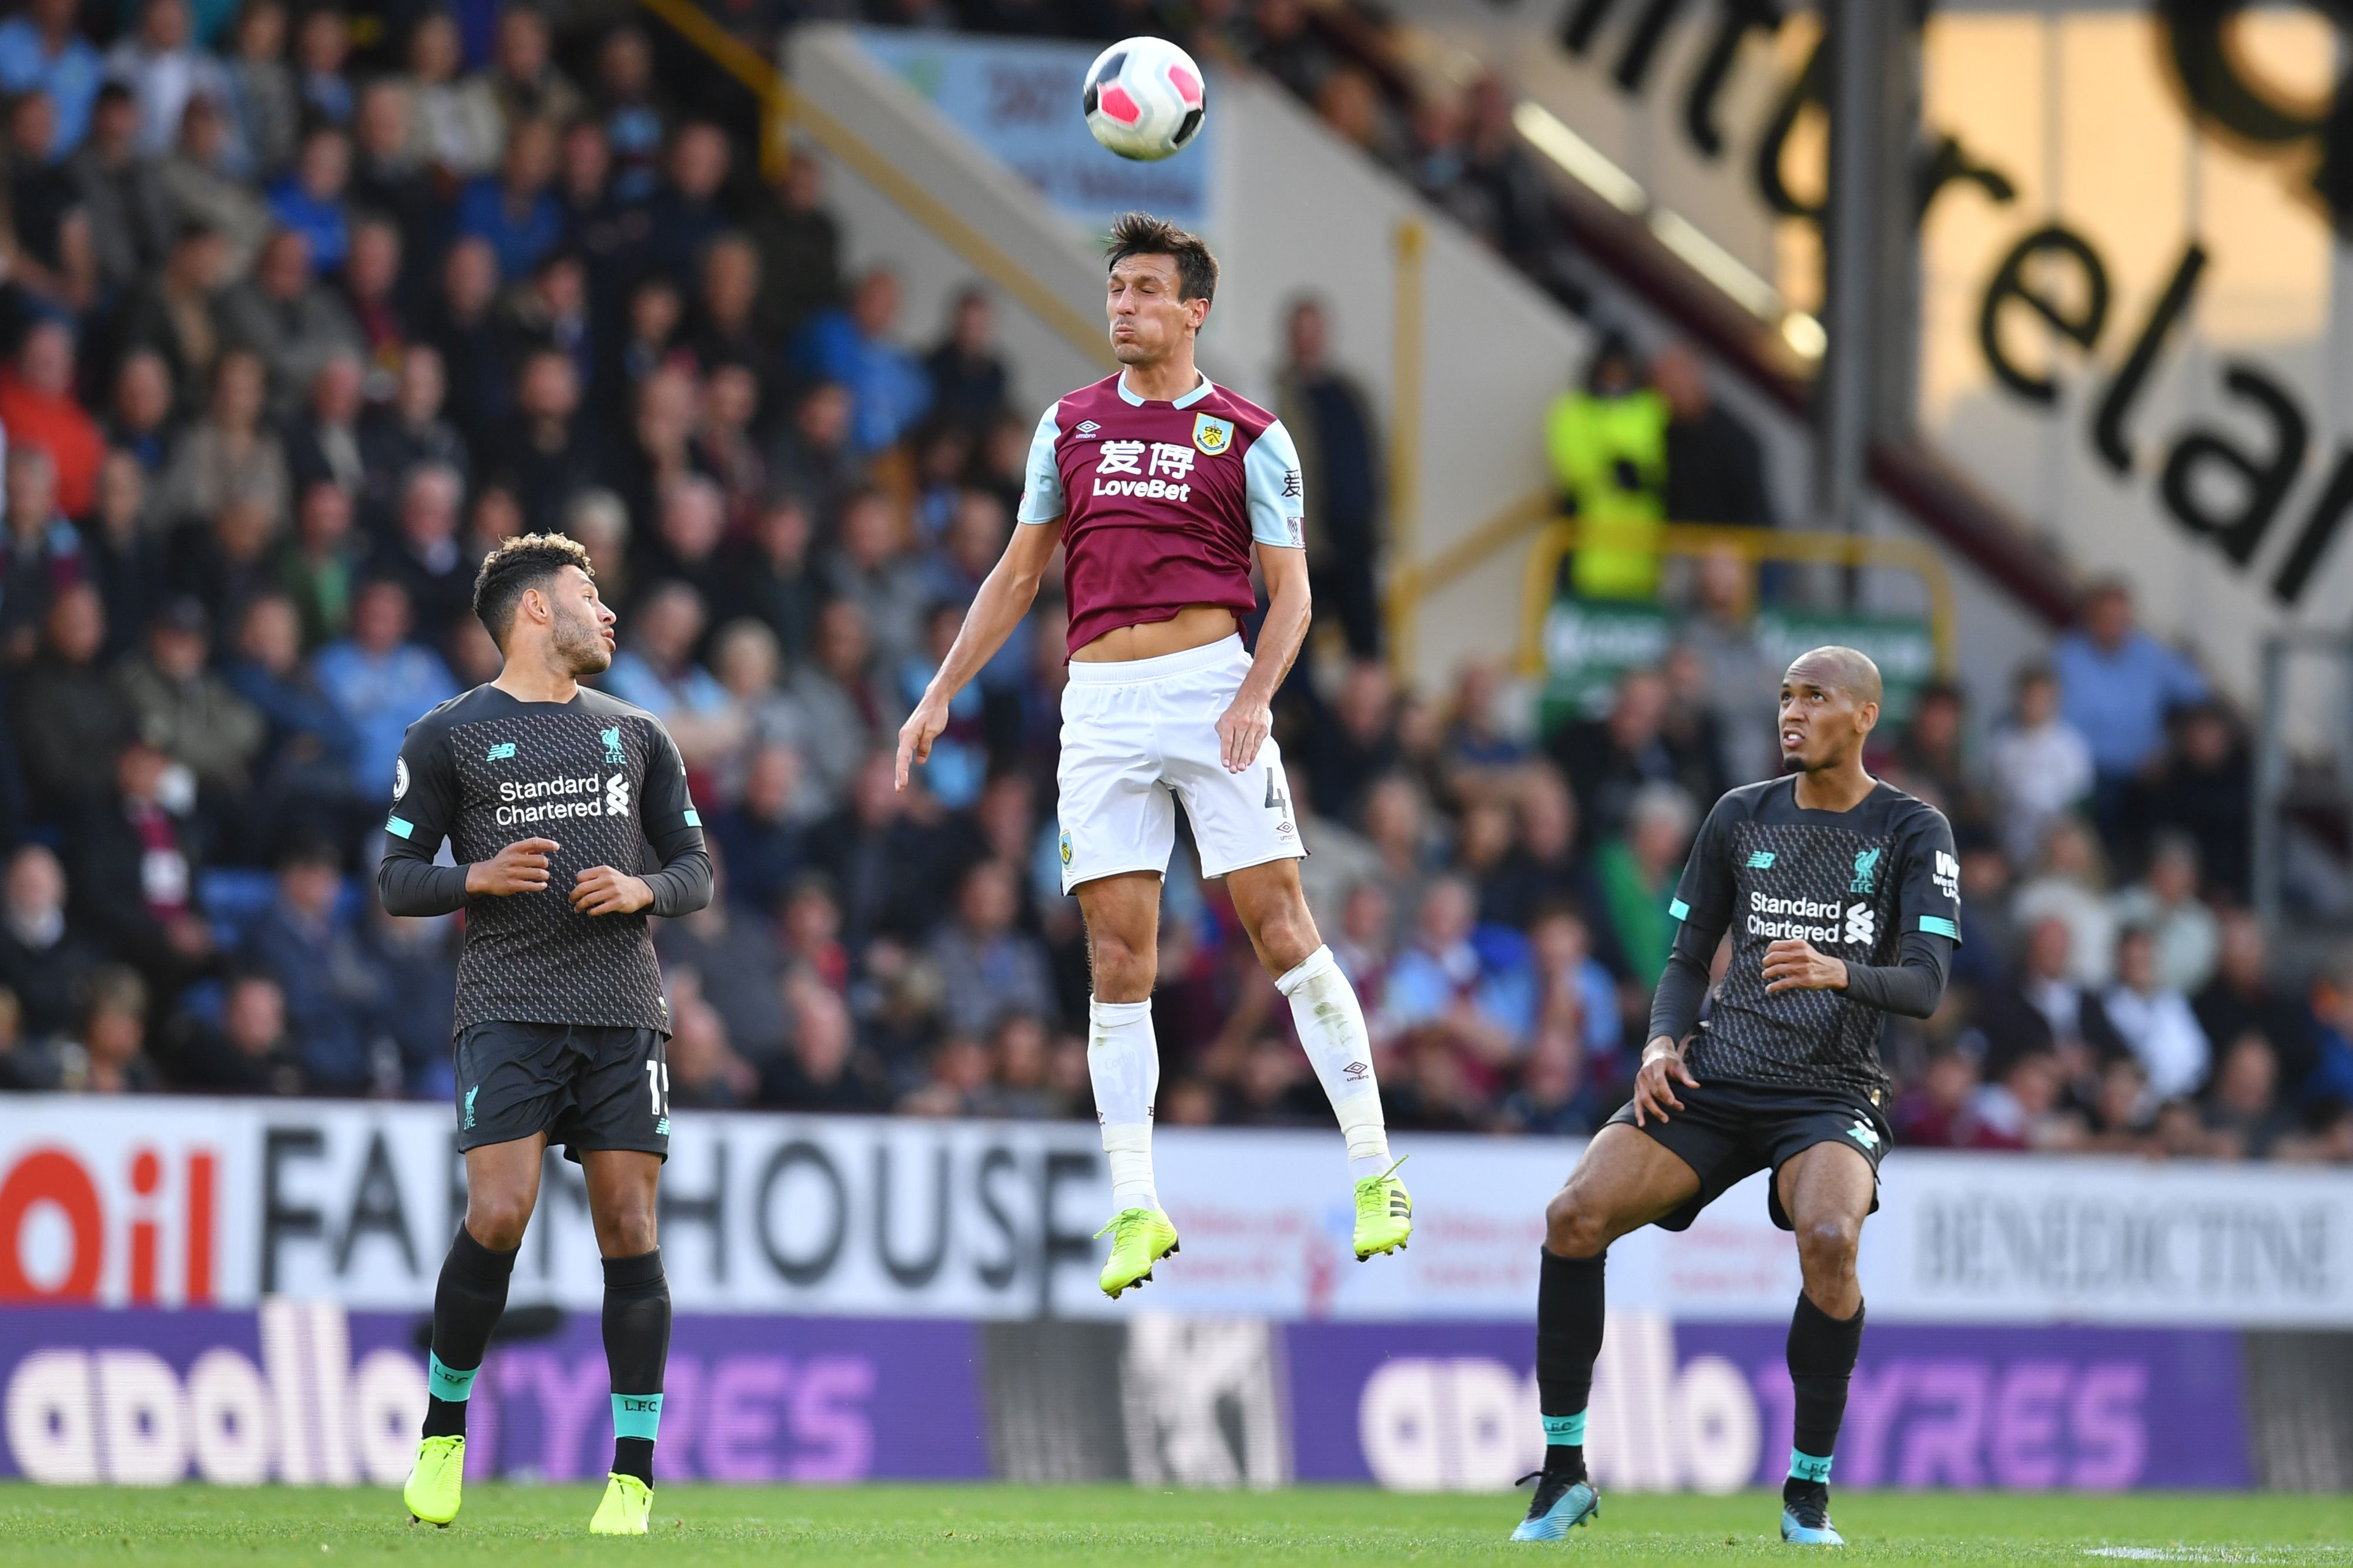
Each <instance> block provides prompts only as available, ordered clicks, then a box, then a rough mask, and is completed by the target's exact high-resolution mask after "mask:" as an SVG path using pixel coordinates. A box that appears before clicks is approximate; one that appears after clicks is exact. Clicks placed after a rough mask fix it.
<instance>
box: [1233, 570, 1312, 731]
mask: <svg viewBox="0 0 2353 1568" xmlns="http://www.w3.org/2000/svg"><path fill="white" fill-rule="evenodd" d="M1257 549H1258V569H1259V574H1260V575H1261V576H1262V577H1264V578H1265V579H1266V619H1265V620H1263V621H1261V622H1260V623H1259V628H1258V647H1257V649H1256V651H1255V652H1254V653H1253V654H1252V656H1251V658H1250V673H1249V674H1248V675H1246V676H1244V677H1242V684H1241V689H1240V690H1239V691H1237V692H1235V693H1234V700H1233V702H1232V704H1231V705H1230V706H1229V707H1228V708H1227V710H1226V711H1225V716H1224V717H1223V718H1221V719H1219V721H1218V755H1219V760H1220V761H1222V762H1223V763H1225V764H1226V772H1228V773H1241V772H1242V771H1244V770H1245V769H1248V768H1253V767H1256V766H1257V765H1258V754H1259V752H1260V750H1261V748H1262V747H1264V746H1265V744H1266V737H1267V731H1270V730H1271V729H1272V728H1273V727H1274V694H1275V691H1276V690H1277V689H1279V688H1280V687H1281V686H1282V678H1283V677H1284V676H1286V675H1289V674H1290V673H1291V666H1292V664H1293V661H1294V660H1296V659H1297V658H1299V647H1300V645H1301V644H1302V643H1304V642H1305V641H1306V640H1307V623H1308V620H1309V618H1310V617H1311V616H1312V615H1313V614H1314V595H1311V594H1310V593H1309V592H1308V588H1307V552H1306V551H1304V550H1302V549H1299V548H1298V547H1296V546H1294V545H1288V544H1269V543H1267V542H1264V541H1263V540H1261V541H1260V542H1258V545H1257Z"/></svg>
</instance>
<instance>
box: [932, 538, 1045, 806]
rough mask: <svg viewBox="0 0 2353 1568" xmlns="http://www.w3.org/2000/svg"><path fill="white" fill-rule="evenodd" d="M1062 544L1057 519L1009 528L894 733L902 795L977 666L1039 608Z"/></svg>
mask: <svg viewBox="0 0 2353 1568" xmlns="http://www.w3.org/2000/svg"><path fill="white" fill-rule="evenodd" d="M1060 542H1062V524H1061V520H1060V519H1059V518H1058V519H1056V520H1055V521H1052V522H1020V523H1016V524H1014V526H1013V537H1012V538H1011V539H1009V540H1008V541H1007V542H1006V545H1005V553H1004V554H1002V555H1000V556H998V557H997V564H996V565H995V566H994V567H992V568H990V569H989V574H988V578H987V581H986V582H984V583H982V584H981V585H980V592H979V593H977V594H976V595H973V601H972V607H971V608H970V609H968V610H966V611H965V614H964V629H963V630H961V631H959V632H957V633H956V639H955V647H951V648H949V649H948V657H947V659H946V661H945V662H944V663H943V664H942V665H941V666H940V668H939V673H938V674H936V675H934V676H933V677H932V683H931V685H930V686H928V687H926V688H925V689H924V690H923V700H922V701H920V702H918V703H916V704H915V710H914V711H913V713H910V714H908V715H907V721H906V722H905V723H904V724H902V725H901V726H900V727H899V774H898V784H899V787H900V788H901V789H905V788H906V787H907V775H908V773H910V772H911V771H912V770H913V767H914V765H915V764H916V763H922V762H927V761H929V760H930V758H931V754H932V742H934V741H936V740H938V739H939V738H940V731H943V730H944V729H946V728H947V727H948V704H949V703H951V702H953V701H955V696H956V693H957V692H959V691H962V690H963V689H965V683H966V682H967V681H969V680H971V679H972V678H973V677H974V676H976V675H977V674H979V673H980V667H981V666H982V665H984V664H987V662H988V661H989V660H990V659H992V658H996V657H997V649H998V648H1001V647H1004V646H1005V639H1006V638H1007V637H1011V636H1012V635H1013V628H1014V627H1015V626H1019V625H1020V624H1021V617H1022V616H1026V615H1028V614H1029V606H1030V605H1033V604H1036V603H1037V602H1038V584H1039V581H1040V580H1042V579H1043V578H1044V577H1045V575H1046V567H1047V564H1048V563H1050V562H1051V561H1052V560H1053V559H1054V546H1056V545H1057V544H1060Z"/></svg>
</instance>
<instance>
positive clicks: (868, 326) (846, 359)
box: [792, 267, 932, 453]
mask: <svg viewBox="0 0 2353 1568" xmlns="http://www.w3.org/2000/svg"><path fill="white" fill-rule="evenodd" d="M898 319H899V275H898V274H897V273H896V272H894V271H892V269H891V268H888V267H875V268H869V269H868V270H867V272H866V273H865V275H864V276H863V277H861V278H860V279H859V280H858V286H857V288H856V289H853V290H852V291H851V294H850V299H849V305H848V306H847V307H839V308H835V309H831V310H820V311H818V313H817V315H816V316H814V317H812V318H811V319H810V321H809V322H808V324H807V326H805V327H803V328H802V329H801V331H800V332H799V334H798V335H797V337H796V338H795V339H794V342H793V354H792V359H793V368H794V370H795V371H796V372H797V374H800V375H802V376H804V377H807V378H808V379H810V380H812V381H825V382H832V383H835V384H839V385H840V386H841V387H843V388H844V389H845V390H846V391H847V392H848V393H849V403H850V414H849V444H850V446H851V447H852V448H853V449H854V450H856V451H859V452H861V453H872V452H876V451H879V450H881V448H883V447H888V446H890V445H891V444H892V443H893V442H894V441H897V440H898V439H899V438H900V437H902V436H903V435H905V434H906V433H907V431H908V430H909V429H911V428H912V427H913V425H914V424H915V422H916V421H917V420H918V419H921V418H922V417H923V416H924V415H925V414H927V413H929V412H930V410H931V405H932V387H931V381H930V378H929V377H928V376H926V375H925V374H923V364H922V363H921V362H920V361H918V360H917V359H916V358H915V356H914V355H913V354H911V353H908V352H907V351H906V350H905V349H903V348H902V347H900V346H899V344H898V343H897V342H894V341H892V333H893V331H895V330H896V328H897V324H898Z"/></svg>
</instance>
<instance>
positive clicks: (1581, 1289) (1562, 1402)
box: [1536, 1247, 1609, 1481]
mask: <svg viewBox="0 0 2353 1568" xmlns="http://www.w3.org/2000/svg"><path fill="white" fill-rule="evenodd" d="M1538 1256H1539V1257H1540V1258H1542V1259H1543V1267H1542V1271H1541V1272H1540V1273H1539V1274H1538V1276H1537V1279H1536V1407H1537V1409H1538V1410H1540V1411H1541V1412H1542V1413H1543V1415H1544V1426H1545V1474H1546V1475H1547V1476H1560V1477H1564V1478H1566V1479H1569V1480H1572V1481H1579V1480H1583V1479H1585V1407H1586V1405H1588V1403H1589V1402H1590V1401H1591V1398H1592V1394H1593V1363H1594V1362H1595V1361H1596V1360H1597V1359H1599V1356H1600V1354H1601V1326H1602V1315H1603V1299H1602V1289H1601V1278H1602V1269H1603V1268H1604V1265H1605V1264H1606V1262H1607V1260H1608V1258H1609V1254H1608V1253H1606V1252H1605V1253H1602V1254H1600V1255H1599V1256H1598V1257H1593V1258H1562V1257H1559V1256H1558V1255H1556V1253H1554V1252H1553V1251H1552V1250H1551V1249H1550V1248H1548V1247H1547V1248H1545V1249H1543V1250H1541V1251H1540V1252H1539V1254H1538Z"/></svg>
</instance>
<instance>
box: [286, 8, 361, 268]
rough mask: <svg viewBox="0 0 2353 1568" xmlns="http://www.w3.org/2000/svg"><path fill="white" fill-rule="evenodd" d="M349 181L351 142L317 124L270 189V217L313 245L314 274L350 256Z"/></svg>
mask: <svg viewBox="0 0 2353 1568" xmlns="http://www.w3.org/2000/svg"><path fill="white" fill-rule="evenodd" d="M314 15H322V16H323V15H328V13H323V12H321V13H314ZM337 25H338V26H341V18H337ZM351 178H352V144H351V141H350V139H349V138H348V137H346V136H345V135H344V134H343V132H342V131H341V130H340V129H338V128H337V127H335V126H333V125H331V124H317V125H313V126H311V129H310V130H309V131H308V132H305V133H304V135H303V137H302V151H301V156H300V157H299V158H298V159H297V160H296V161H295V163H294V166H293V168H291V169H290V170H288V171H287V172H286V174H283V175H282V176H280V178H279V180H278V181H277V182H276V183H275V184H272V185H271V186H270V187H269V216H271V217H272V218H273V219H275V220H276V221H277V223H278V225H279V226H280V227H281V228H288V229H291V230H293V231H294V232H295V233H297V234H300V235H301V237H303V239H304V240H305V241H307V242H308V243H309V245H310V247H311V270H312V271H314V272H316V273H319V274H321V275H322V276H323V275H325V274H327V273H331V272H334V271H336V270H338V269H340V268H342V267H343V263H344V261H345V259H346V258H349V257H350V255H351V249H352V230H351V221H352V220H351V212H350V209H349V208H348V207H347V206H346V205H345V198H346V196H347V195H348V194H349V190H350V185H351Z"/></svg>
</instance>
